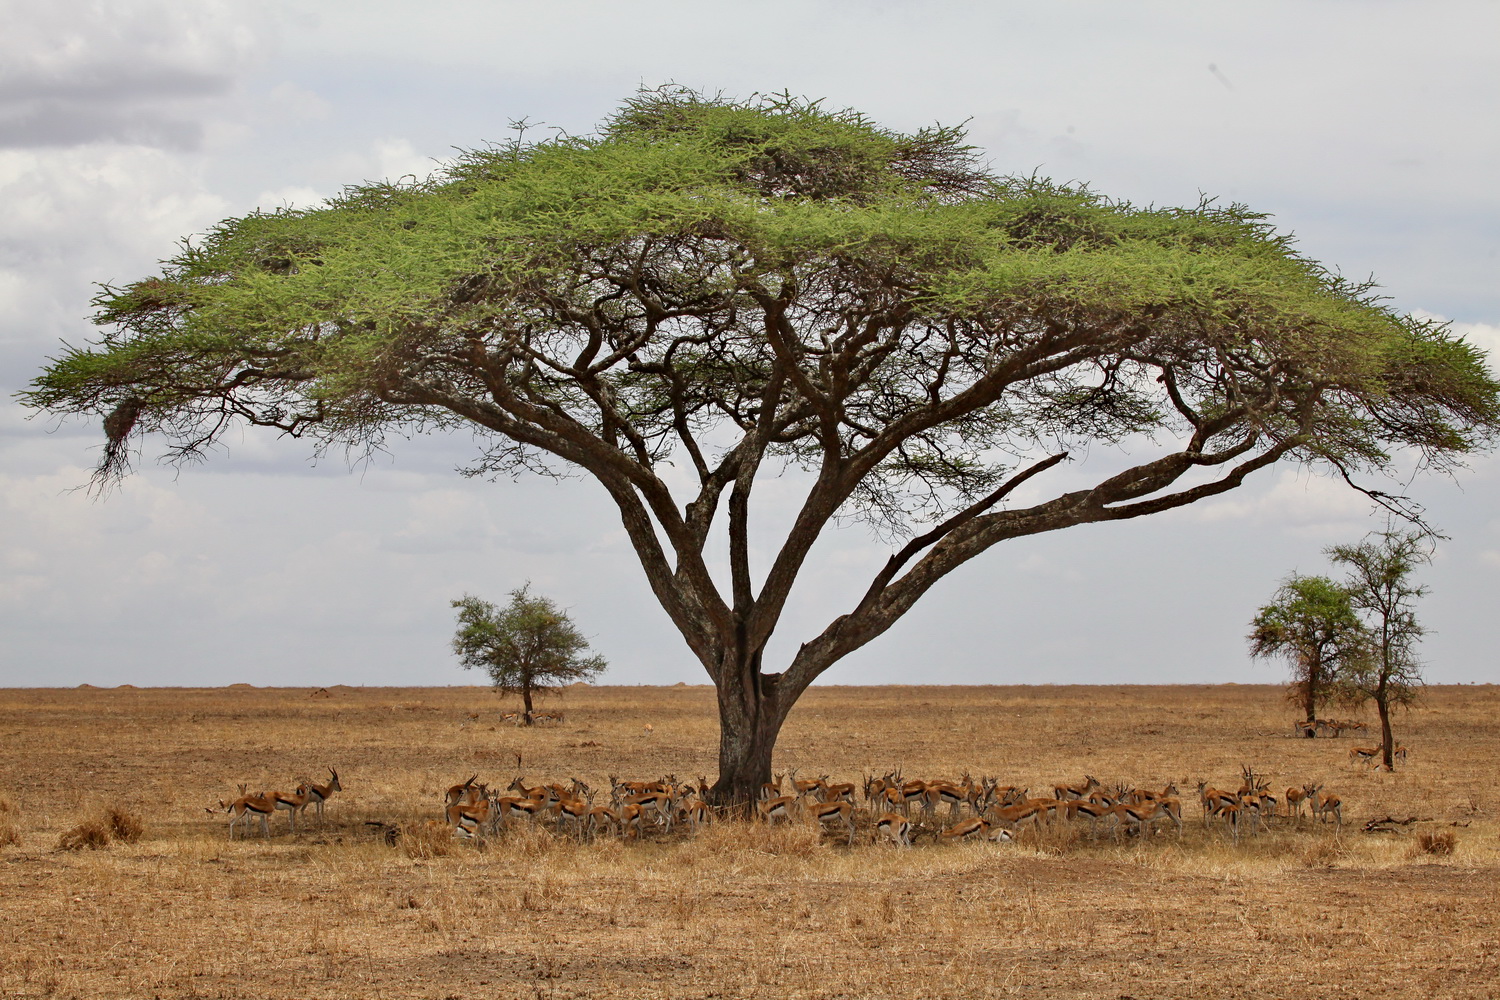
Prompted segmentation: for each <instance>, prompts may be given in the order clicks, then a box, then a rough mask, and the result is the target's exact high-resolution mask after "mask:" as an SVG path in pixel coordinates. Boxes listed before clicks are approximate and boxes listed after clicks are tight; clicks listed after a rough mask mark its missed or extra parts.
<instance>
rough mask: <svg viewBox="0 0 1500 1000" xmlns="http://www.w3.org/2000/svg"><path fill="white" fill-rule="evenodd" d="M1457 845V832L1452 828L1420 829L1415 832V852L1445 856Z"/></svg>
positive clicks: (1451, 852)
mask: <svg viewBox="0 0 1500 1000" xmlns="http://www.w3.org/2000/svg"><path fill="white" fill-rule="evenodd" d="M1457 846H1458V834H1456V833H1454V832H1453V831H1452V830H1422V831H1419V832H1418V833H1417V840H1416V848H1417V849H1416V851H1415V852H1413V853H1416V854H1431V855H1435V856H1437V857H1440V858H1446V857H1449V856H1450V855H1452V854H1453V849H1454V848H1455V847H1457Z"/></svg>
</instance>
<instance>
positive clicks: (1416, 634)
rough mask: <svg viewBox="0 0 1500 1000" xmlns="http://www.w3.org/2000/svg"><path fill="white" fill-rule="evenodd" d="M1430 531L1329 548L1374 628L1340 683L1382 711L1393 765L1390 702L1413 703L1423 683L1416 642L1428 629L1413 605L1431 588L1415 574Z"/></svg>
mask: <svg viewBox="0 0 1500 1000" xmlns="http://www.w3.org/2000/svg"><path fill="white" fill-rule="evenodd" d="M1432 551H1433V546H1432V541H1431V536H1429V535H1426V534H1424V533H1422V532H1420V531H1409V532H1397V531H1383V532H1380V533H1379V534H1377V535H1375V536H1374V537H1372V538H1366V540H1365V541H1363V542H1360V543H1359V544H1358V545H1335V546H1332V547H1331V548H1328V549H1326V550H1325V552H1326V553H1327V555H1328V557H1329V558H1330V559H1332V560H1333V561H1334V562H1336V563H1340V564H1342V565H1344V566H1347V567H1348V568H1349V590H1350V593H1351V597H1352V599H1353V602H1354V607H1355V608H1356V609H1357V610H1358V611H1359V612H1361V613H1362V614H1364V616H1365V618H1366V621H1367V627H1368V629H1369V632H1370V642H1369V650H1368V654H1367V655H1365V656H1362V657H1356V658H1354V659H1352V660H1351V661H1350V662H1349V663H1348V664H1347V665H1346V666H1345V669H1344V670H1343V671H1342V672H1341V674H1340V678H1339V680H1340V687H1341V689H1342V691H1343V693H1344V695H1345V697H1347V698H1348V699H1349V700H1351V701H1353V702H1356V703H1358V702H1363V701H1367V700H1368V701H1374V702H1375V708H1376V711H1378V712H1379V713H1380V743H1381V758H1382V763H1383V764H1384V765H1385V769H1386V770H1387V771H1389V770H1393V769H1394V767H1395V757H1394V755H1393V751H1394V743H1393V742H1392V740H1391V707H1392V706H1394V705H1410V704H1411V703H1412V702H1414V701H1416V699H1417V695H1418V693H1419V691H1420V690H1421V687H1422V663H1421V661H1420V660H1419V659H1418V658H1417V654H1416V645H1417V642H1418V640H1420V639H1421V638H1422V636H1423V635H1425V634H1426V632H1427V630H1426V629H1424V628H1423V627H1422V626H1421V625H1420V624H1419V623H1418V622H1417V616H1416V612H1415V611H1413V610H1412V605H1413V604H1414V603H1415V602H1416V600H1417V598H1419V597H1421V596H1423V595H1424V594H1426V593H1427V588H1426V587H1419V586H1416V585H1414V584H1413V583H1412V582H1411V575H1412V573H1413V572H1414V571H1415V570H1416V568H1417V567H1418V566H1420V565H1422V564H1424V563H1430V562H1432Z"/></svg>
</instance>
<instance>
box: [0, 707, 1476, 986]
mask: <svg viewBox="0 0 1500 1000" xmlns="http://www.w3.org/2000/svg"><path fill="white" fill-rule="evenodd" d="M312 695H316V696H312ZM312 695H310V693H309V692H308V691H307V690H305V689H304V690H290V689H277V690H268V689H255V688H248V687H243V686H241V687H235V688H228V689H212V690H153V689H117V690H100V689H86V690H69V691H63V690H3V691H0V734H3V737H4V738H3V739H0V912H3V913H4V915H5V919H4V920H0V996H5V997H54V996H56V997H137V996H161V997H183V998H186V997H220V996H228V997H235V996H248V995H256V996H262V997H349V996H402V997H431V998H447V997H460V996H461V997H470V996H475V997H592V996H600V995H622V996H631V997H637V996H639V997H674V998H676V997H688V998H693V997H726V998H728V997H764V996H769V997H806V998H837V997H886V996H901V997H912V998H921V997H934V998H936V997H944V998H946V997H1000V996H1006V997H1008V996H1022V997H1031V996H1036V995H1040V994H1048V995H1056V996H1080V997H1108V998H1111V1000H1117V998H1120V997H1148V996H1149V997H1189V996H1192V997H1197V996H1246V997H1249V996H1252V995H1253V996H1256V997H1260V996H1277V997H1323V996H1349V997H1411V996H1434V997H1450V996H1451V997H1494V996H1496V995H1497V994H1500V943H1497V942H1500V916H1497V908H1496V906H1495V902H1494V901H1495V898H1496V896H1497V894H1500V826H1497V822H1496V819H1495V810H1496V809H1497V808H1500V795H1497V793H1496V791H1495V789H1496V781H1495V776H1494V766H1493V762H1494V761H1495V760H1496V758H1497V755H1500V732H1497V729H1496V720H1497V719H1500V688H1496V687H1495V686H1466V687H1461V688H1443V687H1435V688H1431V689H1429V690H1428V693H1427V697H1426V700H1425V701H1424V702H1423V704H1422V705H1420V706H1419V707H1418V708H1416V709H1415V710H1414V711H1413V712H1411V713H1410V714H1409V715H1407V716H1404V717H1402V718H1400V719H1399V720H1398V725H1399V729H1398V738H1399V739H1400V740H1401V741H1402V742H1403V743H1405V744H1406V745H1407V746H1408V747H1410V748H1411V757H1410V759H1409V761H1408V762H1407V763H1406V765H1405V766H1403V767H1400V768H1398V770H1397V771H1396V772H1395V773H1393V774H1387V773H1381V772H1376V771H1373V770H1371V769H1369V768H1368V767H1364V766H1360V765H1353V764H1350V763H1349V762H1348V759H1347V748H1348V746H1349V745H1350V740H1349V739H1348V738H1345V739H1342V740H1333V739H1317V740H1307V739H1298V738H1294V737H1293V736H1292V729H1291V715H1290V713H1289V712H1288V711H1287V709H1286V708H1285V706H1284V704H1283V702H1282V701H1281V699H1280V696H1279V693H1278V692H1277V690H1276V689H1274V688H1271V687H1263V686H1257V687H1252V686H1235V685H1225V686H1215V687H1186V686H1183V687H976V688H948V687H943V688H937V687H906V688H816V689H814V690H813V691H811V692H809V694H808V695H807V696H806V697H805V698H804V700H803V702H802V704H801V705H800V706H799V707H798V708H797V710H796V711H794V713H793V715H792V717H791V719H790V720H789V722H788V724H787V727H786V730H785V732H784V734H783V737H782V740H781V743H780V746H779V750H778V760H777V764H778V768H783V767H784V768H786V769H790V768H792V767H796V768H797V769H798V774H799V776H802V777H808V776H817V775H820V774H824V773H827V774H830V775H832V776H833V777H834V779H835V780H838V779H842V780H853V781H856V782H858V781H859V780H860V778H861V777H862V776H863V775H864V774H866V773H871V772H875V773H878V772H882V771H885V770H887V769H889V768H891V767H894V766H896V765H900V766H901V768H902V770H903V772H904V774H905V775H906V776H908V777H949V778H956V777H958V776H959V775H960V774H961V773H963V772H965V771H968V772H970V773H972V774H974V775H976V776H978V775H981V774H989V775H995V776H997V777H999V778H1000V779H1001V780H1002V781H1003V782H1004V783H1007V784H1016V785H1023V786H1027V787H1029V788H1031V789H1032V791H1033V794H1035V793H1037V792H1038V791H1042V790H1050V788H1051V787H1052V784H1053V783H1055V782H1059V781H1077V780H1079V779H1080V778H1082V776H1083V775H1084V774H1092V775H1094V776H1096V777H1097V778H1098V779H1099V780H1100V781H1102V782H1104V783H1105V784H1106V785H1110V784H1113V783H1115V782H1128V783H1132V784H1136V785H1140V786H1142V787H1158V786H1160V785H1163V784H1165V783H1166V782H1168V781H1175V782H1176V783H1177V785H1178V786H1179V787H1180V788H1181V789H1182V790H1183V800H1184V816H1183V818H1184V823H1185V829H1184V832H1183V835H1182V836H1181V838H1178V837H1177V836H1176V835H1175V833H1169V834H1167V835H1158V836H1155V837H1151V838H1143V837H1122V838H1121V839H1120V840H1119V841H1118V842H1116V841H1114V840H1113V839H1111V838H1110V837H1107V836H1104V837H1100V838H1099V839H1097V840H1095V839H1093V838H1091V837H1089V836H1088V833H1087V828H1086V827H1085V826H1081V825H1080V826H1077V827H1046V828H1042V829H1038V830H1032V831H1025V832H1023V833H1021V835H1020V836H1019V837H1018V839H1017V840H1016V841H1015V842H1013V843H989V842H975V843H958V844H947V843H939V842H938V838H937V837H936V836H935V835H933V833H932V832H930V831H929V832H926V833H924V834H922V835H920V836H919V837H918V841H917V844H916V846H915V847H913V848H912V849H910V850H904V849H900V848H896V847H893V846H890V845H873V844H871V843H870V842H869V833H868V825H867V824H866V825H864V826H861V828H860V834H859V838H858V840H857V842H856V844H855V846H854V847H852V848H850V847H847V846H845V843H844V840H845V837H844V836H843V835H840V834H835V833H834V832H832V831H830V832H829V833H827V834H821V833H819V832H818V831H816V830H814V829H812V828H811V827H809V826H807V825H797V824H791V825H788V824H781V825H776V826H770V827H767V826H763V825H744V824H738V823H719V824H713V825H710V826H708V827H707V828H705V829H704V830H702V831H701V832H699V833H698V834H697V835H696V836H694V835H691V834H687V833H674V834H673V835H672V836H670V837H667V836H664V835H663V834H661V833H659V832H653V831H649V830H648V831H647V833H646V835H645V836H644V837H642V838H641V839H640V840H639V841H638V842H637V841H621V840H619V839H616V838H602V839H600V840H598V841H596V842H593V843H582V844H580V843H578V842H576V841H575V840H574V839H573V838H572V837H571V836H568V835H561V836H560V835H557V834H555V833H554V832H552V831H551V830H550V829H546V828H530V827H518V828H516V829H513V830H507V831H504V832H502V833H501V834H499V835H497V836H494V837H491V838H488V839H486V840H483V841H478V842H472V843H471V842H460V841H456V840H454V838H453V837H452V835H451V831H449V830H448V829H447V828H446V827H445V826H444V825H443V824H442V823H441V822H434V821H437V820H439V819H440V813H441V801H442V793H443V789H445V788H447V787H448V786H449V785H451V784H453V783H456V782H461V781H463V780H464V779H465V778H467V777H468V776H469V775H470V774H473V773H476V772H477V773H478V774H479V776H480V780H484V781H488V782H490V783H491V784H492V785H495V784H498V785H501V786H503V785H505V784H508V783H509V782H510V780H511V779H512V778H514V777H516V775H517V773H518V770H517V766H516V756H515V755H517V754H519V755H520V758H521V767H520V771H519V773H523V774H524V775H525V776H526V778H527V779H528V781H531V782H537V781H540V780H562V779H566V778H570V777H574V776H576V777H579V778H582V779H583V780H584V781H587V782H588V783H590V784H591V785H593V786H594V787H596V788H598V787H603V788H605V789H607V788H608V780H607V776H608V775H610V774H619V775H621V776H624V777H630V778H655V777H659V776H661V775H663V774H666V773H673V774H676V775H678V776H679V777H680V778H692V779H696V778H697V777H698V776H699V775H700V774H701V775H707V776H708V777H709V778H712V777H713V773H714V761H715V754H716V743H715V736H716V727H715V723H714V719H713V697H712V692H711V691H710V690H709V689H708V688H705V687H687V686H679V687H672V688H576V689H573V690H571V691H570V692H569V693H568V694H567V695H566V697H564V698H561V699H558V700H557V701H555V702H554V703H553V704H550V705H549V706H548V707H549V708H554V709H559V710H561V711H563V713H564V718H563V721H561V722H559V723H555V724H553V725H550V726H546V727H537V728H532V729H522V728H517V727H515V726H513V725H508V724H503V723H501V721H500V713H501V712H503V711H510V710H513V708H514V706H513V705H510V704H507V703H504V702H502V701H501V700H500V699H499V698H498V697H496V696H495V695H494V694H492V693H490V692H488V691H486V690H482V689H477V688H433V689H377V688H370V689H364V688H359V689H355V688H345V687H336V688H330V689H327V691H326V692H324V693H322V694H319V692H312ZM1242 765H1249V766H1251V767H1253V768H1254V769H1255V770H1256V772H1257V773H1260V774H1264V775H1265V776H1267V777H1268V778H1270V779H1271V780H1272V781H1273V783H1274V787H1275V789H1276V791H1277V792H1278V794H1279V793H1280V792H1281V791H1282V789H1284V788H1286V787H1288V786H1292V785H1297V786H1300V785H1302V784H1304V783H1306V782H1321V783H1323V785H1324V787H1325V789H1326V790H1328V791H1333V792H1336V793H1338V794H1339V795H1340V796H1341V797H1342V799H1343V802H1344V817H1345V825H1344V827H1343V828H1342V830H1339V829H1337V828H1335V826H1334V825H1333V824H1331V823H1323V824H1320V823H1316V822H1314V821H1312V820H1311V819H1309V818H1307V817H1306V816H1304V818H1303V819H1302V821H1301V822H1300V823H1298V822H1295V821H1292V820H1289V819H1285V818H1281V819H1278V820H1276V821H1275V822H1273V823H1272V825H1271V829H1270V830H1268V831H1267V832H1264V833H1261V834H1259V835H1257V836H1246V837H1244V838H1243V839H1242V841H1241V842H1240V843H1239V844H1238V845H1235V844H1233V843H1231V842H1230V841H1229V840H1228V839H1227V838H1226V837H1225V836H1224V834H1223V833H1222V832H1221V831H1220V830H1219V829H1218V828H1217V827H1215V828H1208V829H1206V828H1205V827H1204V826H1203V823H1202V821H1201V819H1200V814H1199V811H1198V807H1197V801H1196V796H1195V795H1194V792H1193V790H1194V787H1195V784H1196V782H1197V780H1199V779H1207V780H1209V781H1210V782H1214V783H1217V784H1219V785H1220V786H1224V785H1230V786H1231V787H1233V786H1236V785H1237V784H1238V781H1239V775H1240V768H1241V766H1242ZM330 766H332V767H336V768H337V769H338V772H339V776H340V778H341V781H342V784H343V787H344V790H343V791H342V792H340V793H337V794H335V795H334V796H333V797H332V798H331V799H330V800H329V801H328V803H327V805H326V811H325V813H324V816H323V818H322V819H321V820H319V819H318V818H317V817H316V816H315V815H313V814H312V813H311V811H310V810H309V812H308V814H307V815H305V816H304V817H303V818H302V820H301V821H299V823H298V832H297V833H296V834H295V835H293V834H291V833H290V832H289V830H288V822H287V818H286V816H285V815H284V814H278V815H276V816H274V817H273V818H272V821H271V829H272V832H273V836H272V837H271V838H270V839H269V840H267V839H265V838H262V837H261V836H260V835H259V828H258V827H252V826H251V825H250V824H248V823H246V824H245V825H244V826H243V827H241V828H240V829H238V830H237V831H236V832H237V834H240V833H243V832H244V831H249V832H250V834H252V835H250V836H243V837H241V836H237V837H236V839H235V840H234V841H232V842H231V841H230V839H229V836H228V829H227V820H228V817H227V816H226V815H225V814H224V813H222V812H218V811H215V812H209V811H206V810H208V809H214V810H217V808H218V803H219V801H220V800H232V799H234V798H235V797H236V795H237V792H236V786H237V785H238V784H240V783H245V784H246V785H247V786H248V787H249V789H250V790H251V791H252V792H254V791H258V790H268V791H269V790H272V789H276V790H282V791H288V792H290V791H292V790H293V789H294V788H295V786H296V785H297V783H298V781H299V780H302V779H310V780H314V781H324V780H326V779H327V777H328V772H327V768H328V767H330ZM111 810H114V812H115V813H116V814H117V815H118V816H119V817H121V818H120V819H118V820H112V819H111V818H110V816H111ZM1383 818H1390V819H1392V820H1394V821H1396V822H1393V823H1389V824H1385V826H1384V829H1386V830H1387V831H1388V832H1383V833H1364V832H1362V829H1363V827H1364V825H1365V824H1366V823H1367V822H1368V821H1370V820H1374V819H1383ZM1413 818H1414V821H1412V822H1405V821H1407V820H1413ZM127 820H129V821H127ZM130 821H133V822H130ZM88 824H93V825H95V826H97V827H98V828H99V830H100V831H101V832H102V833H103V835H104V837H105V839H106V842H107V844H108V846H107V848H105V849H100V850H78V851H66V850H59V849H58V846H57V845H58V842H59V840H60V838H62V837H63V836H64V835H65V834H66V833H68V832H69V831H71V830H73V829H75V828H76V827H79V826H81V825H88ZM1455 824H1456V825H1455ZM7 830H9V831H13V834H10V835H8V834H7ZM131 831H134V836H136V837H138V839H134V840H132V834H131Z"/></svg>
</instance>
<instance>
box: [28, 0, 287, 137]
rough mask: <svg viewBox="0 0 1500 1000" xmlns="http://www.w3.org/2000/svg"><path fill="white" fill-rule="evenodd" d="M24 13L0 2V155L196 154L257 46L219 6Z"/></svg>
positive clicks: (82, 6) (249, 30) (248, 25)
mask: <svg viewBox="0 0 1500 1000" xmlns="http://www.w3.org/2000/svg"><path fill="white" fill-rule="evenodd" d="M21 8H22V5H21V4H20V3H4V4H0V18H3V21H4V23H5V24H6V32H5V34H4V36H3V39H0V148H12V149H16V148H23V149H24V148H41V147H49V146H74V145H81V144H85V143H90V142H118V143H128V144H136V145H147V146H157V147H160V148H164V149H193V148H197V147H198V146H199V145H200V144H201V142H202V140H203V136H204V131H205V129H204V121H205V120H206V119H208V118H210V117H211V116H213V115H214V114H215V112H216V111H217V110H218V108H219V106H220V105H221V104H222V102H223V99H224V98H225V97H227V96H228V95H230V94H231V93H232V92H233V91H234V89H235V87H236V84H237V81H238V80H239V78H240V77H241V76H242V75H243V74H244V73H245V72H246V71H247V70H248V69H250V68H251V67H252V66H253V65H254V63H255V62H256V61H257V59H258V53H259V51H260V49H261V46H262V43H261V41H260V38H259V35H258V33H257V32H256V31H255V30H253V24H254V21H253V20H252V18H251V17H247V16H246V15H245V14H243V13H240V12H237V11H235V10H233V9H232V8H229V7H227V6H225V5H223V4H218V3H202V4H193V5H191V6H189V7H186V8H184V7H183V6H182V5H178V4H168V3H162V2H149V0H126V2H118V3H108V4H104V3H86V2H79V0H63V2H55V3H51V4H47V5H45V6H42V7H38V6H37V5H34V4H32V5H26V6H25V8H24V11H25V12H24V14H23V13H22V12H21Z"/></svg>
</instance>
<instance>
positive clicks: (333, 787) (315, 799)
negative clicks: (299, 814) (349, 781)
mask: <svg viewBox="0 0 1500 1000" xmlns="http://www.w3.org/2000/svg"><path fill="white" fill-rule="evenodd" d="M328 773H329V774H330V775H332V776H333V777H332V778H331V779H330V780H329V782H328V784H326V785H319V784H317V783H316V782H311V781H309V782H308V783H307V795H308V801H309V803H310V804H311V805H312V806H313V811H314V812H316V813H317V814H318V818H319V819H322V818H323V803H324V802H327V801H328V799H329V797H330V796H332V795H333V793H334V792H342V791H343V790H344V786H343V785H341V784H339V773H338V772H337V771H335V770H334V769H333V768H331V767H330V768H329V769H328Z"/></svg>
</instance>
